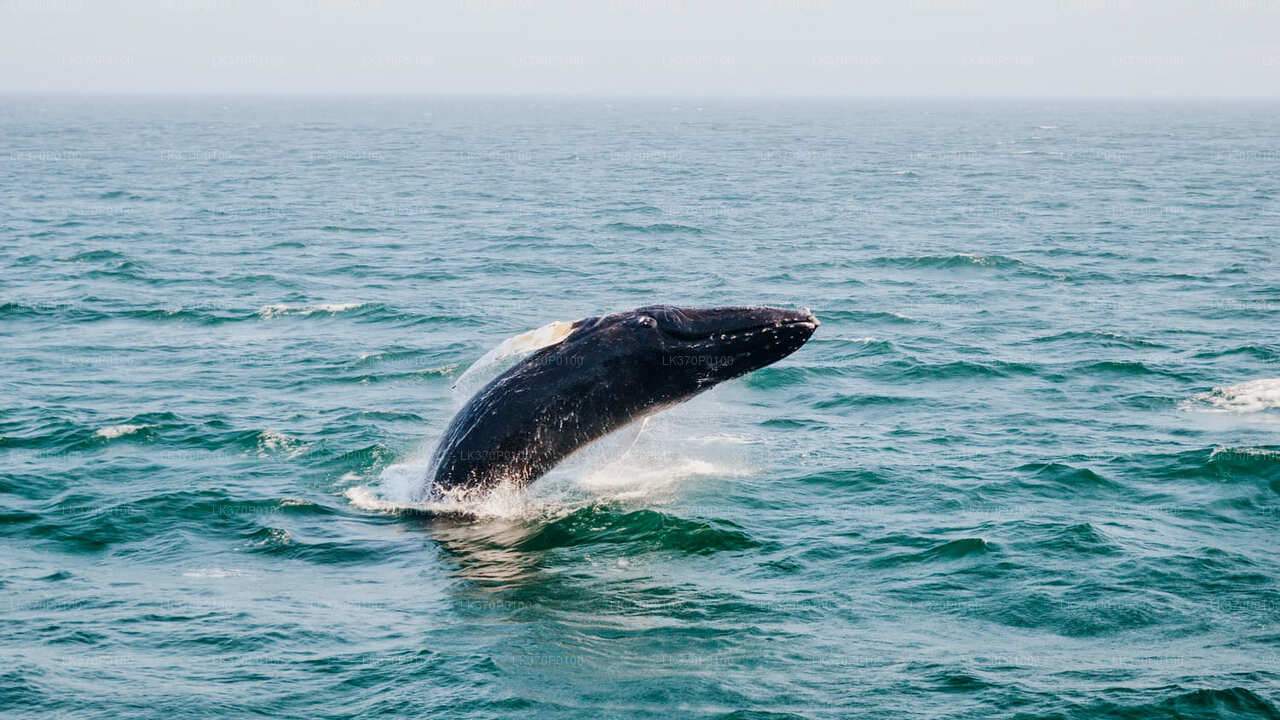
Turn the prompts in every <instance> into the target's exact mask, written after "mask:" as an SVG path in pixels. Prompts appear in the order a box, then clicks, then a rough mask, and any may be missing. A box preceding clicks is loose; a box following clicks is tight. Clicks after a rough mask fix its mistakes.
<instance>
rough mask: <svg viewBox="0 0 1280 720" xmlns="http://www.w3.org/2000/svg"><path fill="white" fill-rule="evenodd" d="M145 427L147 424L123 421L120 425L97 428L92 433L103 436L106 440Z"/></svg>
mask: <svg viewBox="0 0 1280 720" xmlns="http://www.w3.org/2000/svg"><path fill="white" fill-rule="evenodd" d="M145 427H147V426H146V425H130V424H128V423H125V424H122V425H108V426H107V427H104V428H99V429H98V431H97V432H95V433H94V435H96V436H98V437H100V438H104V439H106V440H114V439H116V438H118V437H124V436H125V435H132V434H133V433H136V432H138V431H139V430H142V429H143V428H145Z"/></svg>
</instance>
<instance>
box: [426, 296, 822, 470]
mask: <svg viewBox="0 0 1280 720" xmlns="http://www.w3.org/2000/svg"><path fill="white" fill-rule="evenodd" d="M818 324H819V323H818V320H817V318H816V317H814V315H813V313H811V312H809V311H808V310H798V311H797V310H784V309H780V308H769V307H725V308H704V309H695V308H678V307H673V306H668V305H654V306H647V307H642V308H638V309H636V310H631V311H627V312H621V313H615V314H612V315H606V316H603V317H591V318H585V319H583V320H579V321H578V322H576V323H574V325H573V329H572V331H571V332H570V333H569V335H568V336H566V337H565V338H564V339H563V340H562V341H560V342H558V343H556V344H554V345H551V346H549V347H545V348H543V349H541V350H538V351H537V352H534V353H533V354H532V355H530V356H529V357H527V358H525V359H524V360H522V361H521V362H520V363H518V364H517V365H515V366H514V367H512V368H510V369H509V370H507V371H506V372H504V373H503V374H501V375H499V376H498V377H497V378H495V379H494V380H493V381H491V382H490V383H489V384H488V385H486V386H485V387H484V388H482V389H481V390H480V391H479V392H477V393H476V394H475V396H474V397H472V398H471V400H470V401H469V402H468V403H467V404H466V405H465V406H464V407H463V408H462V409H461V410H459V411H458V413H457V415H455V416H454V418H453V420H451V421H450V423H449V426H448V428H446V430H445V432H444V435H443V437H442V439H441V441H440V444H439V445H438V446H437V448H436V451H435V453H434V455H433V457H432V463H431V467H432V472H433V475H432V478H431V482H430V483H429V484H428V485H427V486H426V490H425V492H426V494H427V495H429V496H437V495H439V494H441V493H443V492H445V491H451V490H455V489H458V488H462V489H465V490H467V491H470V490H473V489H478V490H489V489H492V488H493V487H494V486H496V485H497V484H499V483H501V482H503V481H508V482H511V483H513V484H515V485H516V486H524V485H527V484H529V483H531V482H533V481H534V480H536V479H537V478H538V477H540V476H541V475H543V474H544V473H546V472H547V471H548V470H550V469H551V468H552V467H554V466H555V465H556V464H557V463H559V462H560V461H561V460H563V459H564V458H565V457H567V456H568V455H569V454H571V453H572V452H573V451H575V450H577V449H578V448H580V447H582V446H583V445H585V444H587V443H589V442H591V441H593V440H596V439H597V438H600V437H602V436H604V435H607V434H608V433H610V432H613V431H614V430H617V429H618V428H620V427H622V426H624V425H626V424H627V423H630V422H631V421H633V420H636V419H639V418H641V417H644V416H646V415H648V414H650V413H653V412H655V411H658V410H660V409H662V408H664V407H668V406H670V405H673V404H676V403H679V402H683V401H685V400H688V399H689V398H691V397H693V396H694V395H697V394H698V393H700V392H702V391H704V390H707V389H709V388H711V387H713V386H715V385H717V384H719V383H721V382H724V381H725V380H729V379H732V378H735V377H739V376H741V375H745V374H746V373H749V372H751V371H753V370H757V369H759V368H762V367H764V366H766V365H770V364H772V363H775V362H777V361H778V360H781V359H782V358H784V357H786V356H787V355H790V354H791V353H793V352H795V351H796V350H798V349H799V348H800V347H801V346H802V345H804V344H805V342H807V341H808V340H809V338H810V337H811V336H812V335H813V333H814V331H815V330H816V329H817V327H818Z"/></svg>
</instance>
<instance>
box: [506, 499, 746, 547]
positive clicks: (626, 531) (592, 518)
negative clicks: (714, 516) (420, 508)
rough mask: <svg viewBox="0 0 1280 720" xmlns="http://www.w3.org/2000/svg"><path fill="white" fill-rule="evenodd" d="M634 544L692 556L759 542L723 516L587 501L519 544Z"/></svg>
mask: <svg viewBox="0 0 1280 720" xmlns="http://www.w3.org/2000/svg"><path fill="white" fill-rule="evenodd" d="M617 544H626V545H630V546H634V547H635V548H636V549H637V550H638V551H640V552H645V551H649V552H653V551H659V550H676V551H680V552H684V553H689V554H694V555H707V554H711V553H715V552H722V551H734V550H751V549H754V548H758V547H760V543H759V542H757V541H756V540H754V539H753V538H752V537H751V536H750V535H749V534H747V532H746V531H745V530H743V529H742V528H741V526H739V525H737V524H736V523H733V522H730V521H728V520H715V521H704V520H690V519H686V518H681V517H678V516H675V515H670V514H667V513H663V512H659V511H657V510H634V511H629V512H628V511H619V510H617V509H614V508H610V507H601V506H593V507H587V508H582V509H579V510H576V511H574V512H572V513H570V514H568V515H565V516H564V517H560V518H557V519H555V520H553V521H551V522H549V523H547V524H546V525H544V526H542V527H541V528H539V529H538V530H537V532H535V533H533V534H532V535H530V536H529V537H528V538H526V539H525V540H524V541H523V542H521V543H520V544H519V548H520V549H521V550H552V549H555V548H562V547H577V546H580V545H617Z"/></svg>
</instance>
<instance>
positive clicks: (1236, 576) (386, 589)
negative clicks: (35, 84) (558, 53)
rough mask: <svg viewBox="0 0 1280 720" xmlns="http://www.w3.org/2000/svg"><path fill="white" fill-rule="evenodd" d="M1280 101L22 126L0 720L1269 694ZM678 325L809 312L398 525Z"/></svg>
mask: <svg viewBox="0 0 1280 720" xmlns="http://www.w3.org/2000/svg"><path fill="white" fill-rule="evenodd" d="M1278 110H1280V106H1276V105H1275V104H1266V103H1244V102H1242V103H1221V102H1214V103H1210V102H1200V103H1185V102H1177V101H1163V102H1150V103H1146V102H1095V103H1088V102H1056V101H1034V102H1032V101H1026V102H1013V101H995V100H992V101H961V100H952V101H910V100H894V101H887V100H886V101H875V100H863V101H800V100H797V101H787V102H782V101H763V100H755V101H752V100H738V101H729V100H658V99H654V100H644V101H640V100H603V99H599V100H585V99H584V100H568V99H480V98H477V99H458V98H404V99H378V98H333V99H303V98H295V99H266V98H237V97H226V98H207V97H206V98H169V99H158V98H150V99H148V98H80V99H72V98H62V99H57V98H40V97H7V98H3V99H0V347H3V352H0V534H2V537H0V591H2V595H0V618H2V619H3V633H0V715H3V716H4V717H5V718H28V717H31V718H36V717H74V718H112V719H115V718H173V717H183V718H202V717H207V718H213V717H217V718H221V717H250V716H253V717H289V718H343V717H352V716H358V717H429V718H513V717H520V718H614V717H616V718H670V717H678V718H724V719H728V718H736V719H743V720H745V719H748V718H845V717H856V718H894V719H895V720H902V719H903V718H1015V717H1016V718H1152V717H1155V718H1275V717H1280V623H1278V621H1280V557H1278V556H1277V552H1276V548H1277V532H1278V531H1280V322H1278V320H1280V263H1278V262H1277V261H1278V260H1280V251H1278V248H1280V245H1278V243H1280V145H1278V144H1277V138H1278V137H1280V112H1278ZM650 303H674V304H683V305H695V306H704V305H736V304H771V305H787V306H808V307H811V308H812V309H813V310H814V312H815V313H816V314H817V315H818V316H819V318H820V319H821V320H822V322H823V324H822V326H821V327H820V328H819V329H818V332H817V334H816V335H815V336H814V338H813V339H812V340H811V341H810V343H809V344H808V345H807V346H805V347H804V348H802V349H801V350H800V351H798V352H797V353H796V354H794V355H792V356H791V357H789V358H787V359H786V360H784V361H782V362H780V363H779V364H777V365H775V366H772V367H769V368H766V369H764V370H761V371H759V372H756V373H754V374H752V375H750V376H748V377H746V378H743V379H740V380H737V381H734V382H731V383H728V384H725V385H723V386H720V387H719V388H717V389H715V390H714V391H712V392H710V393H708V394H706V395H703V396H700V397H698V398H696V399H695V400H694V401H692V402H690V403H688V404H687V405H684V406H681V407H679V408H677V409H675V410H673V411H670V412H668V413H666V414H663V415H659V416H656V417H654V418H652V419H651V420H650V421H649V422H648V423H647V424H646V425H645V426H644V427H643V428H633V429H632V430H630V431H627V432H624V433H623V435H622V436H621V437H618V438H610V439H607V440H605V441H602V442H601V443H600V444H599V445H598V446H593V447H591V448H589V449H588V450H586V451H584V452H583V453H582V454H581V456H578V457H574V458H573V459H571V461H570V462H568V463H567V464H566V465H564V466H562V467H561V468H558V469H557V470H556V471H555V472H553V473H552V474H551V475H549V476H547V477H545V478H543V479H542V480H540V481H539V482H538V483H536V484H535V485H534V486H532V487H531V488H530V489H529V491H528V492H526V493H510V492H509V493H500V494H499V495H497V496H495V497H493V498H491V499H489V500H486V501H484V502H482V503H477V504H476V505H475V506H474V507H471V508H469V511H470V512H471V513H472V516H473V517H472V519H465V518H462V517H458V516H456V515H453V516H446V515H441V514H440V513H438V512H434V510H435V509H433V508H431V507H420V506H414V505H413V504H412V503H411V502H410V500H409V499H410V497H411V496H412V491H413V490H414V489H415V488H416V487H418V486H419V485H420V484H421V483H422V482H423V481H424V480H425V473H426V456H427V455H428V454H429V453H430V451H431V449H432V447H433V443H434V441H435V438H436V437H437V436H438V435H439V433H440V432H441V431H442V430H443V428H444V426H445V425H446V423H447V422H448V421H449V419H450V417H451V415H452V413H453V411H454V410H455V409H456V408H457V407H458V406H459V405H460V404H461V403H462V402H464V401H465V400H466V397H467V393H468V392H469V391H470V390H472V389H474V387H473V386H474V384H473V383H472V382H471V381H472V380H474V379H475V378H477V377H479V378H482V379H483V378H484V377H486V373H488V376H489V377H491V376H492V373H493V372H494V369H493V368H490V367H486V366H484V365H483V364H482V366H481V367H477V368H475V372H473V373H472V374H471V375H469V376H468V378H467V380H468V381H467V382H462V383H458V380H459V379H460V378H461V376H462V375H463V373H464V371H466V370H467V369H468V368H469V367H472V365H473V364H474V363H475V362H476V361H477V360H478V359H479V358H481V357H482V356H483V355H484V354H485V353H486V352H487V351H488V350H490V349H491V348H493V347H494V346H496V345H498V344H499V343H500V342H502V341H503V340H504V339H506V338H509V337H511V336H513V335H516V334H517V333H521V332H524V331H527V330H530V329H532V328H536V327H539V326H542V325H544V324H546V323H548V322H552V321H557V320H574V319H577V318H581V317H584V316H589V315H597V314H601V313H604V312H608V311H615V310H624V309H629V308H633V307H636V306H639V305H643V304H650ZM455 383H456V384H457V387H455Z"/></svg>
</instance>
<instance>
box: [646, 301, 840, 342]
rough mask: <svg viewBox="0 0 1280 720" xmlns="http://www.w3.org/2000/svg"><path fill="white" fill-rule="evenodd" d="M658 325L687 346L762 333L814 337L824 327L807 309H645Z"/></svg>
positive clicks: (664, 331) (663, 331) (666, 333)
mask: <svg viewBox="0 0 1280 720" xmlns="http://www.w3.org/2000/svg"><path fill="white" fill-rule="evenodd" d="M637 312H642V313H645V314H648V315H650V316H652V317H653V318H654V319H656V320H657V322H658V328H659V329H660V330H661V331H662V333H663V334H664V335H667V336H669V337H671V338H674V339H676V340H679V341H683V342H686V343H704V342H707V341H722V342H724V341H732V340H735V339H739V338H743V337H749V336H751V335H756V334H759V333H769V332H778V331H792V332H797V331H798V332H807V333H810V334H812V332H813V331H814V330H816V329H817V328H818V326H819V325H820V324H821V323H820V322H819V321H818V318H817V317H816V316H815V315H814V314H813V312H812V311H810V310H809V309H808V308H803V309H801V310H784V309H781V308H771V307H725V308H707V309H691V308H675V307H653V308H642V309H641V310H639V311H637Z"/></svg>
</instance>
